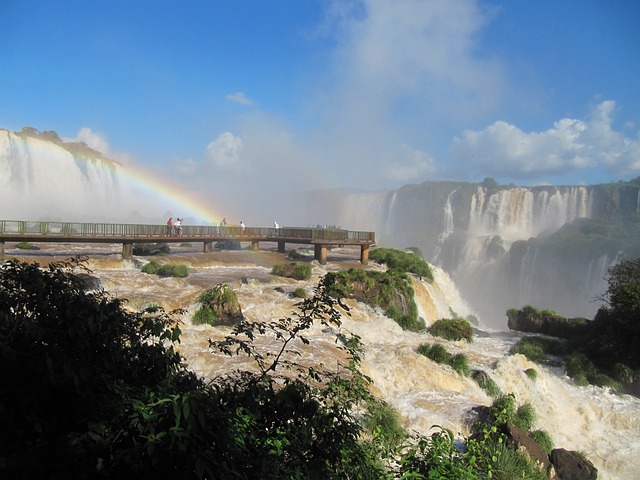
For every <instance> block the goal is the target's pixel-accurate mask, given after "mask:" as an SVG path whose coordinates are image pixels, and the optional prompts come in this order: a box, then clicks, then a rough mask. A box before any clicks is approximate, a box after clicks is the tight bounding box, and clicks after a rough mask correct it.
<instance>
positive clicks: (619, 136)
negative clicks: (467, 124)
mask: <svg viewBox="0 0 640 480" xmlns="http://www.w3.org/2000/svg"><path fill="white" fill-rule="evenodd" d="M614 111H615V102H614V101H611V100H607V101H603V102H601V103H599V104H598V105H596V106H595V107H594V108H593V109H592V111H591V115H590V118H589V119H588V120H586V121H583V120H579V119H573V118H563V119H561V120H559V121H557V122H555V123H554V125H553V127H552V128H550V129H548V130H545V131H542V132H529V133H526V132H523V131H522V130H521V129H519V128H518V127H516V126H514V125H511V124H509V123H507V122H503V121H496V122H494V123H493V124H492V125H489V126H488V127H486V128H485V129H483V130H480V131H475V130H466V131H465V132H464V133H463V134H462V136H461V137H457V138H455V139H454V142H453V146H452V148H451V153H452V155H453V157H454V158H455V159H456V160H458V161H460V162H463V163H466V162H469V163H471V164H472V165H473V166H474V167H476V168H477V169H478V170H480V171H481V172H483V174H486V175H496V176H501V177H505V176H506V177H511V178H534V177H536V176H539V175H542V174H552V175H562V174H566V173H568V172H571V171H580V170H585V169H589V168H595V167H599V166H604V167H606V168H607V169H609V170H610V171H612V172H615V173H618V174H624V173H630V172H634V171H638V170H640V140H639V139H638V138H636V139H632V138H629V137H627V136H625V135H624V134H623V133H621V132H617V131H615V130H614V129H613V128H612V115H613V113H614Z"/></svg>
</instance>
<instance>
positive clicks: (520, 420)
mask: <svg viewBox="0 0 640 480" xmlns="http://www.w3.org/2000/svg"><path fill="white" fill-rule="evenodd" d="M535 420H536V412H535V410H534V408H533V405H531V404H530V403H529V402H527V403H524V404H522V405H520V406H519V407H518V408H517V409H516V413H515V416H514V418H513V423H514V424H516V425H517V426H518V427H520V428H521V429H523V430H524V431H525V432H528V431H529V430H531V428H532V427H533V423H534V422H535Z"/></svg>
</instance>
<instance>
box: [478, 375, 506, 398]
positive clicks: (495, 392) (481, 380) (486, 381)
mask: <svg viewBox="0 0 640 480" xmlns="http://www.w3.org/2000/svg"><path fill="white" fill-rule="evenodd" d="M471 378H472V379H473V380H475V382H476V383H477V384H478V386H479V387H480V388H481V389H482V390H484V391H485V393H486V394H487V395H489V396H490V397H492V398H495V397H497V396H499V395H501V394H502V392H501V391H500V387H498V384H497V383H496V382H495V381H494V380H493V379H492V378H491V377H490V376H489V375H488V374H487V373H486V372H483V371H482V370H475V371H474V372H473V373H472V374H471Z"/></svg>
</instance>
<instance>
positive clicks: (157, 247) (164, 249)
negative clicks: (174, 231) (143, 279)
mask: <svg viewBox="0 0 640 480" xmlns="http://www.w3.org/2000/svg"><path fill="white" fill-rule="evenodd" d="M170 251H171V249H170V248H169V245H167V244H163V243H134V244H133V254H134V255H138V256H141V257H146V256H149V255H158V254H160V253H169V252H170Z"/></svg>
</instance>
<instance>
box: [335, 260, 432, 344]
mask: <svg viewBox="0 0 640 480" xmlns="http://www.w3.org/2000/svg"><path fill="white" fill-rule="evenodd" d="M325 278H326V283H327V285H328V289H329V294H331V295H333V296H335V297H339V298H354V299H356V300H358V301H360V302H364V303H366V304H367V305H370V306H371V307H373V308H378V307H379V308H382V309H383V310H384V312H385V314H386V315H387V316H388V317H390V318H392V319H393V320H395V321H396V322H397V323H398V324H399V325H400V326H401V327H402V328H403V329H405V330H409V331H412V332H418V331H421V330H424V329H425V328H426V325H425V323H424V320H423V319H422V318H418V306H417V305H416V302H415V300H414V291H413V288H412V287H411V284H410V282H409V279H408V277H407V274H406V273H404V272H400V271H398V270H393V271H387V272H376V271H371V270H361V269H355V268H350V269H349V270H345V271H340V272H329V273H328V274H327V275H326V276H325Z"/></svg>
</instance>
